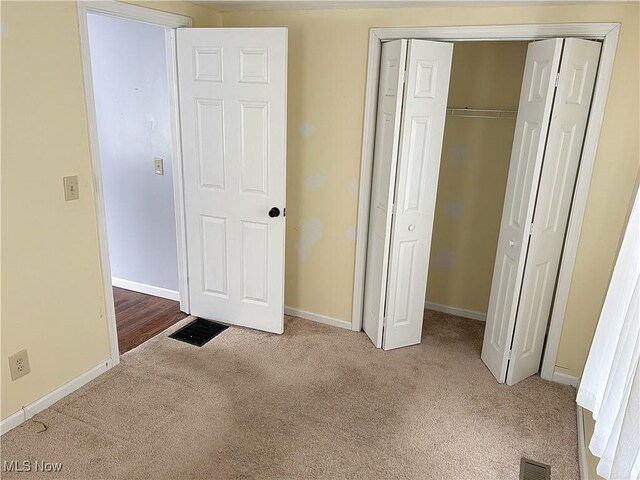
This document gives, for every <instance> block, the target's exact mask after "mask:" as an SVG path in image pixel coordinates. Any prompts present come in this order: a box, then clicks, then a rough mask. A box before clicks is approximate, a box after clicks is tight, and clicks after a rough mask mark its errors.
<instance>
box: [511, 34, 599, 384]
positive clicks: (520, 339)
mask: <svg viewBox="0 0 640 480" xmlns="http://www.w3.org/2000/svg"><path fill="white" fill-rule="evenodd" d="M599 58H600V43H599V42H594V41H590V40H581V39H576V38H568V39H566V40H565V41H564V48H563V51H562V61H561V63H560V76H559V77H558V87H557V89H556V94H555V100H554V102H553V110H552V116H551V124H550V126H549V134H548V139H547V146H546V150H545V154H544V161H543V165H542V173H541V176H540V185H539V187H538V197H537V200H536V205H535V212H534V218H533V227H532V229H531V239H530V243H529V251H528V254H527V260H526V264H525V269H524V278H523V281H522V293H521V296H520V305H519V307H518V313H517V316H516V324H515V331H514V334H513V335H514V336H513V344H512V352H511V360H510V362H509V367H508V369H507V383H508V384H509V385H513V384H515V383H517V382H519V381H521V380H523V379H525V378H527V377H529V376H531V375H534V374H536V373H537V372H538V371H539V369H540V359H541V358H542V350H543V347H544V339H545V334H546V328H547V325H548V321H549V314H550V312H551V302H552V300H553V292H554V288H555V284H556V278H557V274H558V267H559V266H560V258H561V256H562V245H563V242H564V236H565V232H566V227H567V221H568V218H569V208H570V206H571V197H572V195H573V189H574V186H575V181H576V176H577V172H578V164H579V161H580V154H581V152H582V143H583V141H584V133H585V130H586V126H587V118H588V116H589V107H590V105H591V96H592V94H593V86H594V84H595V80H596V72H597V70H598V60H599Z"/></svg>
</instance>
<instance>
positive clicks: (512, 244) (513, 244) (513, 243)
mask: <svg viewBox="0 0 640 480" xmlns="http://www.w3.org/2000/svg"><path fill="white" fill-rule="evenodd" d="M516 243H517V242H514V241H513V240H509V246H510V247H515V246H516Z"/></svg>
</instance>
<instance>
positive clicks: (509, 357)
mask: <svg viewBox="0 0 640 480" xmlns="http://www.w3.org/2000/svg"><path fill="white" fill-rule="evenodd" d="M512 352H513V350H509V353H508V354H507V360H511V353H512Z"/></svg>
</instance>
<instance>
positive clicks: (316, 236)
mask: <svg viewBox="0 0 640 480" xmlns="http://www.w3.org/2000/svg"><path fill="white" fill-rule="evenodd" d="M323 228H324V226H323V224H322V222H321V221H320V219H319V218H309V219H307V220H306V221H305V222H304V224H303V225H302V232H301V233H300V240H298V241H297V242H296V250H297V251H298V258H299V259H300V260H305V259H306V258H307V257H308V256H309V255H310V254H311V247H313V246H314V245H315V244H316V243H317V242H318V241H319V240H320V239H321V238H322V230H323Z"/></svg>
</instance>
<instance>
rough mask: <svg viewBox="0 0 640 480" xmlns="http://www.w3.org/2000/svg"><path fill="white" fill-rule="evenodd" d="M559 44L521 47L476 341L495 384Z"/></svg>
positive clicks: (515, 296) (518, 279) (507, 339)
mask: <svg viewBox="0 0 640 480" xmlns="http://www.w3.org/2000/svg"><path fill="white" fill-rule="evenodd" d="M562 45H563V40H562V39H549V40H543V41H540V42H533V43H531V44H529V47H528V49H527V59H526V62H525V71H524V77H523V83H522V89H521V91H520V102H519V105H518V116H517V118H516V128H515V136H514V142H513V148H512V152H511V163H510V167H509V176H508V179H507V190H506V194H505V202H504V208H503V211H502V220H501V224H500V235H499V237H498V246H497V252H496V260H495V266H494V270H493V280H492V284H491V295H490V298H489V310H488V312H487V323H486V326H485V333H484V341H483V345H482V360H483V361H484V363H485V364H486V365H487V367H489V370H491V373H493V375H494V376H495V377H496V379H497V380H498V381H499V382H500V383H504V382H505V380H506V373H507V365H508V362H509V354H510V349H511V341H512V338H513V332H514V327H515V320H516V312H517V308H518V300H519V296H520V295H519V294H520V288H521V285H522V279H523V273H524V266H525V259H526V253H527V248H528V244H529V229H530V225H531V221H532V218H533V211H534V205H535V197H536V192H537V189H538V179H539V177H540V171H541V168H542V160H543V156H544V148H545V142H546V138H547V132H548V129H549V120H550V118H551V107H552V103H553V94H554V90H555V80H556V75H557V72H558V67H559V64H560V55H561V53H562Z"/></svg>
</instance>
